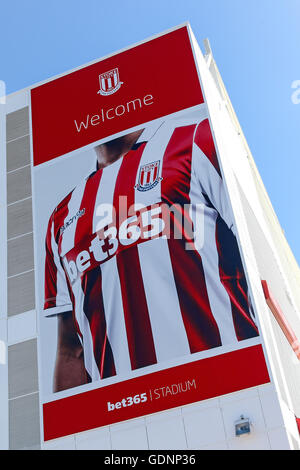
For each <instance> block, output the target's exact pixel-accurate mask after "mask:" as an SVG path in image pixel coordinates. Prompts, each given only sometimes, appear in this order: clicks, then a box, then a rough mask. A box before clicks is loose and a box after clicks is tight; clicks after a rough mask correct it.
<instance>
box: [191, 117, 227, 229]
mask: <svg viewBox="0 0 300 470" xmlns="http://www.w3.org/2000/svg"><path fill="white" fill-rule="evenodd" d="M192 161H193V171H194V174H195V177H196V179H197V181H198V183H199V185H200V188H201V191H202V193H203V194H205V195H206V196H207V197H208V199H209V201H210V203H211V204H212V205H213V207H214V208H215V209H216V211H217V212H218V213H219V214H220V216H221V217H222V219H223V220H224V222H225V223H226V225H227V226H228V228H229V229H230V230H231V231H232V232H233V233H235V229H234V223H233V217H232V211H231V207H230V204H229V201H228V198H227V194H226V192H225V187H224V181H223V179H222V174H221V171H220V167H219V162H218V157H217V153H216V149H215V145H214V141H213V137H212V133H211V130H210V125H209V121H208V119H204V120H203V121H202V122H200V123H199V124H198V125H197V127H196V130H195V134H194V142H193V157H192Z"/></svg>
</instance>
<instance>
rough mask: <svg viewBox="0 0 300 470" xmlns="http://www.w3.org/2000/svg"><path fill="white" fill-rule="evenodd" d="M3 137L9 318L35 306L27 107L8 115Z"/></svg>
mask: <svg viewBox="0 0 300 470" xmlns="http://www.w3.org/2000/svg"><path fill="white" fill-rule="evenodd" d="M6 138H7V143H6V148H7V153H6V158H7V162H6V166H7V204H8V206H7V240H8V242H7V263H8V316H12V315H17V314H19V313H22V312H24V311H28V310H33V309H34V307H35V300H34V275H33V267H34V255H33V235H32V232H33V225H32V198H31V170H30V144H29V109H28V107H25V108H22V109H19V110H18V111H14V112H13V113H10V114H8V115H7V117H6ZM31 271H32V272H31Z"/></svg>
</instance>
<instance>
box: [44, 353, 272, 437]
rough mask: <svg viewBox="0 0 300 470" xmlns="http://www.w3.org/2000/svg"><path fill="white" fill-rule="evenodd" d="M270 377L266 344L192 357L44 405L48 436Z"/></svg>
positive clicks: (154, 410) (184, 402) (233, 389)
mask: <svg viewBox="0 0 300 470" xmlns="http://www.w3.org/2000/svg"><path fill="white" fill-rule="evenodd" d="M269 381H270V378H269V374H268V370H267V366H266V362H265V358H264V353H263V350H262V346H261V345H256V346H252V347H248V348H244V349H239V350H236V351H233V352H230V353H226V354H221V355H217V356H213V357H210V358H207V359H201V360H199V361H195V362H190V363H188V364H184V365H180V366H176V367H172V368H170V369H165V370H162V371H159V372H153V373H151V374H147V375H144V376H141V377H137V378H134V379H130V380H126V381H124V382H121V383H120V382H119V383H115V384H112V385H108V386H106V387H100V388H98V389H95V390H90V391H87V392H84V393H80V394H77V395H73V396H70V397H67V398H62V399H59V400H55V401H52V402H49V403H46V404H44V405H43V414H44V440H45V441H47V440H50V439H55V438H58V437H62V436H66V435H69V434H74V433H79V432H82V431H87V430H89V429H93V428H97V427H100V426H106V425H109V424H113V423H117V422H120V421H124V420H128V419H132V418H136V417H139V416H144V415H148V414H152V413H157V412H159V411H163V410H167V409H170V408H175V407H178V406H183V405H187V404H190V403H194V402H197V401H201V400H207V399H209V398H213V397H217V396H220V395H225V394H227V393H232V392H236V391H238V390H243V389H245V388H249V387H255V386H258V385H261V384H264V383H268V382H269Z"/></svg>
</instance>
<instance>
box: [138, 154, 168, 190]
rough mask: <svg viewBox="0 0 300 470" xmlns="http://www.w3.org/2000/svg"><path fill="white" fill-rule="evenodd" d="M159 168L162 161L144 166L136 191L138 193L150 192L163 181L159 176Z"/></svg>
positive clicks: (141, 169)
mask: <svg viewBox="0 0 300 470" xmlns="http://www.w3.org/2000/svg"><path fill="white" fill-rule="evenodd" d="M159 167H160V160H157V161H156V162H151V163H146V164H145V165H142V166H141V168H140V172H139V177H138V182H137V184H136V185H135V189H137V190H138V191H149V190H150V189H152V188H154V187H155V186H156V185H157V184H158V183H159V182H160V181H161V180H162V177H161V176H159Z"/></svg>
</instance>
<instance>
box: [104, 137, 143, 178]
mask: <svg viewBox="0 0 300 470" xmlns="http://www.w3.org/2000/svg"><path fill="white" fill-rule="evenodd" d="M142 132H143V129H141V130H139V131H135V132H131V134H127V135H124V136H122V137H119V138H118V139H114V140H110V141H109V142H106V143H105V144H101V145H98V147H96V154H97V168H98V169H101V168H105V167H106V166H108V165H111V164H112V163H114V162H115V161H116V160H118V159H119V158H121V157H123V156H124V155H125V154H126V153H127V152H129V151H130V150H131V149H132V147H133V145H134V144H135V143H136V141H137V140H138V138H139V137H140V135H141V133H142Z"/></svg>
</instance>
